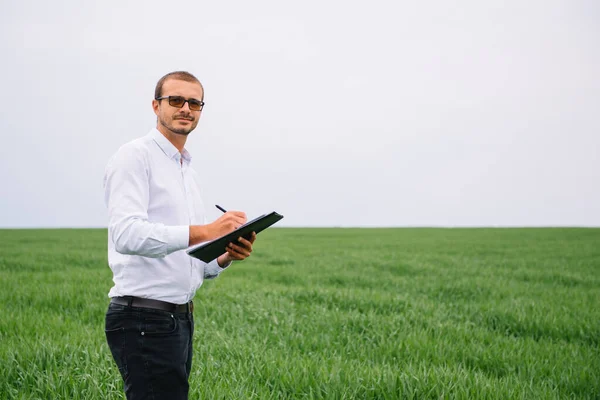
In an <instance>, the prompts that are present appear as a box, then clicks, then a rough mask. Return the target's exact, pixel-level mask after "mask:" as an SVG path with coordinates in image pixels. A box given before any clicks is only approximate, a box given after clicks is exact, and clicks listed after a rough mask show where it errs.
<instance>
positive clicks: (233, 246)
mask: <svg viewBox="0 0 600 400" xmlns="http://www.w3.org/2000/svg"><path fill="white" fill-rule="evenodd" d="M255 240H256V233H255V232H252V236H251V237H250V239H249V240H248V239H244V238H243V237H240V238H238V240H237V242H235V243H229V245H228V246H227V248H226V250H227V253H225V254H223V255H222V256H221V257H223V259H222V260H218V261H219V264H220V265H225V264H227V263H229V262H231V261H236V260H237V261H241V260H245V259H246V258H248V257H250V253H252V244H253V243H254V241H255ZM221 257H219V258H221ZM220 261H223V263H221V262H220Z"/></svg>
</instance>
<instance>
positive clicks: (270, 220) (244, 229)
mask: <svg viewBox="0 0 600 400" xmlns="http://www.w3.org/2000/svg"><path fill="white" fill-rule="evenodd" d="M282 218H283V215H281V214H278V213H276V212H275V211H273V212H271V213H269V214H263V215H261V216H260V217H257V218H254V219H253V220H252V221H249V222H246V223H245V224H244V225H242V226H240V227H239V228H237V229H236V230H234V231H233V232H231V233H228V234H227V235H223V236H221V237H220V238H217V239H215V240H212V241H210V242H205V243H202V244H199V245H196V246H194V247H191V248H189V249H188V250H187V253H188V254H189V255H190V256H192V257H194V258H198V259H200V260H202V261H204V262H205V263H208V262H211V261H212V260H214V259H215V258H217V257H219V256H220V255H221V254H223V253H225V252H226V251H227V250H225V248H226V247H227V245H228V244H229V243H232V242H233V243H235V242H236V241H237V239H238V238H239V237H240V236H242V237H243V238H245V239H249V238H250V237H251V236H252V232H256V234H257V235H258V233H259V232H262V231H264V230H265V229H267V228H268V227H270V226H271V225H273V224H274V223H275V222H277V221H279V220H280V219H282Z"/></svg>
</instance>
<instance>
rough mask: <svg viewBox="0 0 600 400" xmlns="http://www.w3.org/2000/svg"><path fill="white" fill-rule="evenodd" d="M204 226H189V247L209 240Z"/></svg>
mask: <svg viewBox="0 0 600 400" xmlns="http://www.w3.org/2000/svg"><path fill="white" fill-rule="evenodd" d="M208 236H209V235H208V229H207V227H206V225H190V244H189V245H190V246H193V245H195V244H198V243H201V242H206V241H207V240H209V237H208Z"/></svg>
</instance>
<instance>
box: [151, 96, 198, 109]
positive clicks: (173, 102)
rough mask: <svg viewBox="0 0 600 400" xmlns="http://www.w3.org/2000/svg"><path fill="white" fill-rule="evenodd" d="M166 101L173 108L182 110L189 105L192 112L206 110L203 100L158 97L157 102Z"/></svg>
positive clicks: (181, 97)
mask: <svg viewBox="0 0 600 400" xmlns="http://www.w3.org/2000/svg"><path fill="white" fill-rule="evenodd" d="M165 99H168V100H169V105H170V106H171V107H177V108H181V107H183V106H184V105H185V103H188V107H189V108H190V110H192V111H202V109H203V108H204V101H203V100H198V99H186V98H185V97H183V96H163V97H157V98H156V99H155V100H165Z"/></svg>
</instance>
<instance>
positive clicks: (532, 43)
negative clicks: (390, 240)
mask: <svg viewBox="0 0 600 400" xmlns="http://www.w3.org/2000/svg"><path fill="white" fill-rule="evenodd" d="M1 10H2V11H1V13H0V54H2V56H1V60H2V61H1V62H0V73H1V75H2V76H3V77H4V79H3V82H2V85H1V87H2V90H3V95H2V96H0V110H1V112H0V132H1V134H2V142H3V143H4V145H3V146H2V147H1V148H0V152H1V153H0V155H1V157H0V182H1V188H2V189H1V190H2V193H1V197H0V227H105V226H106V223H107V214H106V208H105V205H104V201H103V196H104V191H103V187H102V178H103V174H104V167H105V165H106V162H107V161H108V159H109V158H110V156H111V155H112V154H113V153H114V152H115V151H116V150H117V149H118V147H119V146H121V145H122V144H124V143H125V142H127V141H130V140H132V139H134V138H137V137H140V136H143V135H145V134H146V133H147V132H148V131H149V130H150V129H151V128H152V127H154V126H155V124H156V121H155V116H154V114H153V112H152V109H151V100H152V96H153V91H154V86H155V84H156V81H157V80H158V79H159V78H160V77H161V76H162V75H164V74H165V73H168V72H171V71H174V70H187V71H190V72H191V73H193V74H195V75H196V76H197V77H198V78H199V79H200V80H201V81H202V83H203V84H204V87H205V90H206V93H205V101H206V106H205V110H204V112H203V116H202V118H201V120H200V123H199V125H198V128H197V129H196V130H195V131H194V132H192V133H191V134H190V136H189V139H188V142H187V148H188V150H189V151H190V153H191V154H192V156H193V157H194V160H193V165H194V167H195V169H196V170H197V171H198V172H199V174H200V175H201V176H202V177H203V181H204V187H203V193H204V202H205V204H207V205H208V206H209V209H208V210H207V211H208V215H209V219H214V218H216V217H218V216H219V214H220V212H219V211H218V210H217V209H216V208H214V207H212V205H213V204H215V203H218V204H220V205H222V206H224V207H226V208H229V209H237V210H243V211H246V212H247V214H248V217H249V218H252V217H255V216H258V215H260V214H263V213H266V212H270V211H273V210H275V211H278V212H279V213H281V214H283V215H284V216H285V218H284V219H283V220H282V221H281V222H280V223H278V226H600V185H599V183H600V2H598V1H594V0H589V1H569V0H564V1H541V0H536V1H520V0H519V1H517V0H510V1H505V0H502V1H475V0H470V1H459V2H448V1H441V0H439V1H423V2H402V1H392V0H390V1H378V0H375V1H368V2H367V1H302V2H284V1H275V0H272V1H264V0H256V1H251V2H250V1H240V0H236V1H178V2H167V1H161V2H159V1H148V0H144V1H121V0H119V1H115V0H112V1H96V2H81V1H75V0H68V1H53V2H48V1H42V0H34V1H11V0H2V3H1Z"/></svg>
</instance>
